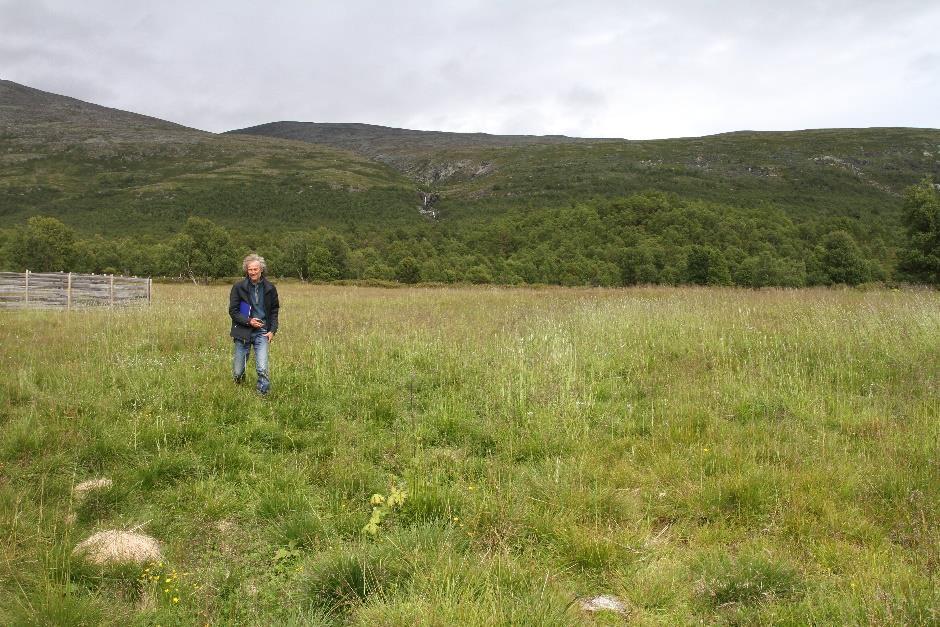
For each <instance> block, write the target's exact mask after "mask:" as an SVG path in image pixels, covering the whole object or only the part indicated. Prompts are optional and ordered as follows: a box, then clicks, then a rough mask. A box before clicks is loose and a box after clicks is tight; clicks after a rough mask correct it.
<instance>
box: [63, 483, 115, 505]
mask: <svg viewBox="0 0 940 627" xmlns="http://www.w3.org/2000/svg"><path fill="white" fill-rule="evenodd" d="M112 485H114V482H113V481H111V480H110V479H108V478H107V477H102V478H101V479H89V480H88V481H82V482H81V483H79V484H78V485H77V486H75V487H74V488H72V493H73V494H75V498H76V499H77V500H79V501H80V500H82V499H83V498H85V495H86V494H88V493H89V492H91V491H92V490H106V489H108V488H110V487H111V486H112Z"/></svg>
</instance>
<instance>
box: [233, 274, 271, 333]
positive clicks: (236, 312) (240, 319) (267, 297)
mask: <svg viewBox="0 0 940 627" xmlns="http://www.w3.org/2000/svg"><path fill="white" fill-rule="evenodd" d="M261 285H262V287H263V289H264V318H265V328H266V329H267V330H268V331H270V332H271V333H277V310H278V309H280V307H281V304H280V302H278V300H277V288H276V287H274V284H272V283H271V282H270V281H268V280H267V279H266V278H264V277H263V276H262V277H261ZM249 289H251V279H249V278H248V277H245V278H244V280H242V281H239V282H238V283H236V284H235V285H233V286H232V293H231V294H230V295H229V299H228V315H229V316H231V318H232V333H231V335H232V337H234V338H237V339H240V340H249V339H251V332H252V331H254V330H255V329H254V327H252V326H251V325H250V324H248V318H247V317H246V316H243V315H242V313H241V310H240V305H241V302H242V301H245V302H246V303H250V302H251V293H250V292H249V291H248V290H249Z"/></svg>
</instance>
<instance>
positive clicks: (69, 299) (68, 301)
mask: <svg viewBox="0 0 940 627" xmlns="http://www.w3.org/2000/svg"><path fill="white" fill-rule="evenodd" d="M71 308H72V273H71V272H69V282H68V286H67V287H66V288H65V309H66V310H69V309H71Z"/></svg>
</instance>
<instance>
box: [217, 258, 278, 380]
mask: <svg viewBox="0 0 940 627" xmlns="http://www.w3.org/2000/svg"><path fill="white" fill-rule="evenodd" d="M265 269H266V266H265V263H264V257H259V256H258V255H256V254H254V253H252V254H250V255H248V256H247V257H245V260H244V261H243V262H242V270H243V271H244V272H245V275H246V276H245V279H243V280H242V281H239V282H238V283H236V284H235V285H233V286H232V292H231V294H230V295H229V302H228V315H229V316H231V318H232V333H231V335H232V338H233V339H234V341H235V355H234V357H233V358H232V376H233V377H235V383H238V384H240V383H242V381H244V380H245V366H246V365H247V364H248V353H249V352H250V351H251V347H252V346H253V347H254V349H255V370H257V372H258V384H257V390H258V392H259V393H260V394H261V395H262V396H264V395H265V394H267V393H268V391H269V390H270V389H271V379H270V378H269V374H268V345H269V344H270V343H271V342H272V341H273V340H274V334H275V333H277V313H278V309H280V306H281V304H280V303H279V302H278V299H277V288H275V287H274V285H273V284H272V283H271V282H270V281H268V280H267V279H266V278H265V276H264V271H265Z"/></svg>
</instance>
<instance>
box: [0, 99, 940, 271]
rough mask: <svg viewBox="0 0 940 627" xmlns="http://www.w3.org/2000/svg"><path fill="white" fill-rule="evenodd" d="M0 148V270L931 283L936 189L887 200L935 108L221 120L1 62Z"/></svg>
mask: <svg viewBox="0 0 940 627" xmlns="http://www.w3.org/2000/svg"><path fill="white" fill-rule="evenodd" d="M0 161H2V164H3V169H2V171H0V216H2V217H3V218H4V229H5V230H2V231H0V246H2V247H3V248H2V251H3V253H2V255H0V264H2V265H3V267H5V268H7V269H21V268H25V267H27V266H29V267H30V268H31V269H52V270H55V269H65V267H67V268H70V269H76V270H85V271H95V272H111V271H113V272H130V273H136V274H152V275H167V276H187V275H188V276H191V277H193V278H197V277H203V278H207V277H210V276H222V275H228V274H235V273H237V271H238V270H237V265H236V263H235V259H237V257H238V256H239V255H240V254H241V253H243V252H244V251H247V250H249V249H257V250H260V251H261V252H263V253H264V254H265V255H266V256H267V257H269V259H270V260H271V262H272V264H271V270H272V272H273V273H275V274H279V275H289V276H297V277H299V278H302V279H304V280H307V279H314V280H335V279H381V280H397V281H403V282H409V283H410V282H418V281H433V282H477V283H487V282H498V283H559V284H571V285H579V284H580V285H629V284H634V283H703V284H739V285H753V286H759V285H792V286H798V285H815V284H831V283H849V284H855V283H860V282H865V281H884V280H895V279H902V280H905V279H907V280H919V281H927V282H930V280H929V277H930V276H932V275H930V273H929V272H927V273H926V274H924V273H923V272H921V273H920V274H918V272H915V271H912V270H911V269H910V268H911V264H910V263H908V261H906V260H909V259H914V260H915V261H912V262H911V263H914V265H916V264H917V263H920V264H921V266H923V265H924V264H927V265H928V266H929V264H930V263H932V262H931V259H932V256H931V255H933V256H936V253H935V251H934V252H932V251H933V249H932V248H931V244H930V241H932V240H930V236H929V235H928V236H927V240H926V244H925V243H924V242H923V241H921V242H920V244H917V245H914V244H912V243H911V242H912V240H911V230H910V219H908V218H909V216H910V215H913V214H914V213H917V212H918V211H920V210H919V209H917V207H915V206H914V205H916V203H917V202H921V204H923V203H926V205H925V206H929V205H931V203H934V202H935V200H930V198H931V195H933V196H934V197H935V191H934V190H933V189H932V188H931V187H930V183H923V185H921V187H920V188H918V189H922V190H923V193H922V194H921V195H920V196H918V198H920V200H919V201H913V200H912V201H910V202H908V204H907V205H906V204H905V199H904V195H905V190H908V189H912V186H914V185H918V184H920V182H921V181H924V180H925V179H928V178H929V177H933V178H934V179H935V180H940V131H938V130H934V129H904V128H895V129H890V128H884V129H831V130H814V131H794V132H786V133H760V132H750V131H746V132H738V133H727V134H722V135H716V136H711V137H702V138H685V139H669V140H656V141H629V140H622V139H609V138H608V139H582V138H569V137H562V136H545V137H532V136H494V135H486V134H482V133H475V134H461V133H444V132H429V131H411V130H405V129H390V128H386V127H380V126H370V125H362V124H314V123H302V122H281V123H272V124H266V125H261V126H259V127H253V128H251V129H242V130H240V131H233V132H231V133H226V134H222V135H216V134H212V133H206V132H202V131H197V130H194V129H188V128H185V127H182V126H179V125H176V124H172V123H170V122H165V121H162V120H156V119H154V118H148V117H146V116H140V115H137V114H133V113H128V112H122V111H116V110H113V109H108V108H105V107H100V106H97V105H93V104H89V103H84V102H81V101H78V100H74V99H71V98H66V97H64V96H57V95H54V94H48V93H46V92H41V91H38V90H35V89H31V88H29V87H25V86H22V85H17V84H15V83H10V82H8V81H0ZM909 196H910V194H909ZM912 203H913V204H912ZM927 213H928V214H929V213H930V212H929V211H928V212H927ZM40 216H41V217H40ZM905 216H908V217H905ZM30 219H32V221H31V222H30V221H29V220H30ZM921 222H923V220H921ZM925 224H926V226H924V225H925ZM931 224H932V223H931V222H930V220H927V222H926V223H923V224H921V226H920V227H918V228H921V227H922V228H925V229H926V230H927V232H928V233H929V232H930V229H931V228H933V227H931V226H930V225H931ZM37 238H38V239H37ZM43 238H47V239H48V238H52V239H53V240H54V241H55V242H57V244H56V245H58V246H59V247H60V249H59V250H58V252H57V253H55V254H50V255H47V256H46V257H42V256H41V255H40V256H37V255H36V254H35V251H36V250H39V249H40V248H42V247H37V245H36V242H38V241H42V240H43ZM922 239H923V238H922ZM912 246H914V247H915V248H917V246H919V248H917V250H919V251H920V252H918V253H917V254H916V255H914V254H913V253H909V252H905V251H910V250H913V249H912V248H911V247H912ZM48 248H49V247H48V246H46V247H45V248H43V249H48ZM30 250H32V251H33V254H29V252H28V251H30ZM911 255H913V256H911ZM918 255H919V256H918ZM899 259H900V260H901V261H900V263H899ZM917 260H919V261H917ZM924 277H927V278H926V279H925V278H924Z"/></svg>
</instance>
